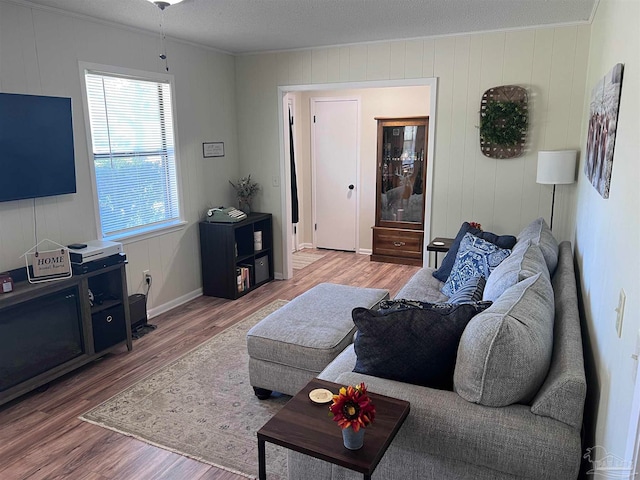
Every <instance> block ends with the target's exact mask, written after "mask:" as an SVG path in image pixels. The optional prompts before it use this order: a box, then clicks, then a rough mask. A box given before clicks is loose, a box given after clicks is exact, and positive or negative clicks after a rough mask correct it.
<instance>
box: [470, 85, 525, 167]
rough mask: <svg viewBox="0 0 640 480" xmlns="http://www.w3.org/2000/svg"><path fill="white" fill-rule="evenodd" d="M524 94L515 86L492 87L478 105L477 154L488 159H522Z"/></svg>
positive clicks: (520, 88) (521, 89)
mask: <svg viewBox="0 0 640 480" xmlns="http://www.w3.org/2000/svg"><path fill="white" fill-rule="evenodd" d="M528 123H529V122H528V105H527V91H526V90H525V89H524V88H522V87H519V86H517V85H503V86H501V87H493V88H490V89H489V90H487V91H486V92H484V94H483V95H482V100H481V102H480V150H482V153H483V154H484V155H485V156H486V157H490V158H500V159H505V158H515V157H519V156H520V155H522V152H523V151H524V147H525V143H526V140H527V126H528Z"/></svg>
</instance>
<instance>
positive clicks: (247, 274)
mask: <svg viewBox="0 0 640 480" xmlns="http://www.w3.org/2000/svg"><path fill="white" fill-rule="evenodd" d="M252 271H253V265H248V264H247V265H240V266H239V267H236V283H237V286H238V293H240V292H244V291H245V290H249V289H250V288H251V276H252Z"/></svg>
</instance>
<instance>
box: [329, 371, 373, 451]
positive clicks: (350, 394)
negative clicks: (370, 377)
mask: <svg viewBox="0 0 640 480" xmlns="http://www.w3.org/2000/svg"><path fill="white" fill-rule="evenodd" d="M329 411H330V412H331V413H332V414H333V420H334V421H335V422H338V425H339V426H340V427H341V428H342V438H343V440H344V446H345V447H346V448H348V449H349V450H357V449H359V448H361V447H362V445H363V443H364V431H365V427H367V426H368V425H370V424H372V423H373V420H374V418H375V416H376V407H375V405H374V404H373V403H371V399H370V398H369V395H367V387H366V385H365V384H364V383H360V385H354V386H347V387H342V388H340V391H339V392H338V394H337V395H334V396H333V403H332V404H331V406H330V407H329Z"/></svg>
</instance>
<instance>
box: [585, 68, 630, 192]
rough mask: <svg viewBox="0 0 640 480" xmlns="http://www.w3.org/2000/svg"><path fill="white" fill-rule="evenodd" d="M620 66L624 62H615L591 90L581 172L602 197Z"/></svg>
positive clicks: (615, 115)
mask: <svg viewBox="0 0 640 480" xmlns="http://www.w3.org/2000/svg"><path fill="white" fill-rule="evenodd" d="M623 69H624V65H623V64H622V63H618V64H617V65H616V66H614V67H613V68H612V69H611V71H610V72H609V73H607V74H606V75H605V76H604V77H603V78H602V79H600V81H599V82H598V84H597V85H596V86H595V87H594V88H593V91H592V92H591V104H590V109H589V110H590V111H589V132H588V135H587V158H586V161H585V164H584V173H585V175H586V176H587V178H588V179H589V181H590V182H591V184H592V185H593V186H594V187H595V189H596V190H597V191H598V193H600V195H602V198H609V188H610V186H611V169H612V167H613V148H614V146H615V141H616V128H617V126H618V109H619V106H620V91H621V89H622V71H623Z"/></svg>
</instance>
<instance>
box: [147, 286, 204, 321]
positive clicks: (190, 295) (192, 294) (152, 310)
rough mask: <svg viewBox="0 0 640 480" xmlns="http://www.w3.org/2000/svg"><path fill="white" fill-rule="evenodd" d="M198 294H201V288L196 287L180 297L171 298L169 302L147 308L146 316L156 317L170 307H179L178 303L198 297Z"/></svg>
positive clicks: (181, 303)
mask: <svg viewBox="0 0 640 480" xmlns="http://www.w3.org/2000/svg"><path fill="white" fill-rule="evenodd" d="M200 296H202V288H198V289H197V290H194V291H193V292H189V293H186V294H184V295H182V296H181V297H178V298H175V299H173V300H171V301H170V302H167V303H163V304H162V305H158V306H157V307H153V308H150V309H149V310H147V318H153V317H157V316H158V315H160V314H162V313H164V312H168V311H169V310H171V309H172V308H176V307H179V306H180V305H183V304H185V303H187V302H190V301H191V300H193V299H194V298H198V297H200Z"/></svg>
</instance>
